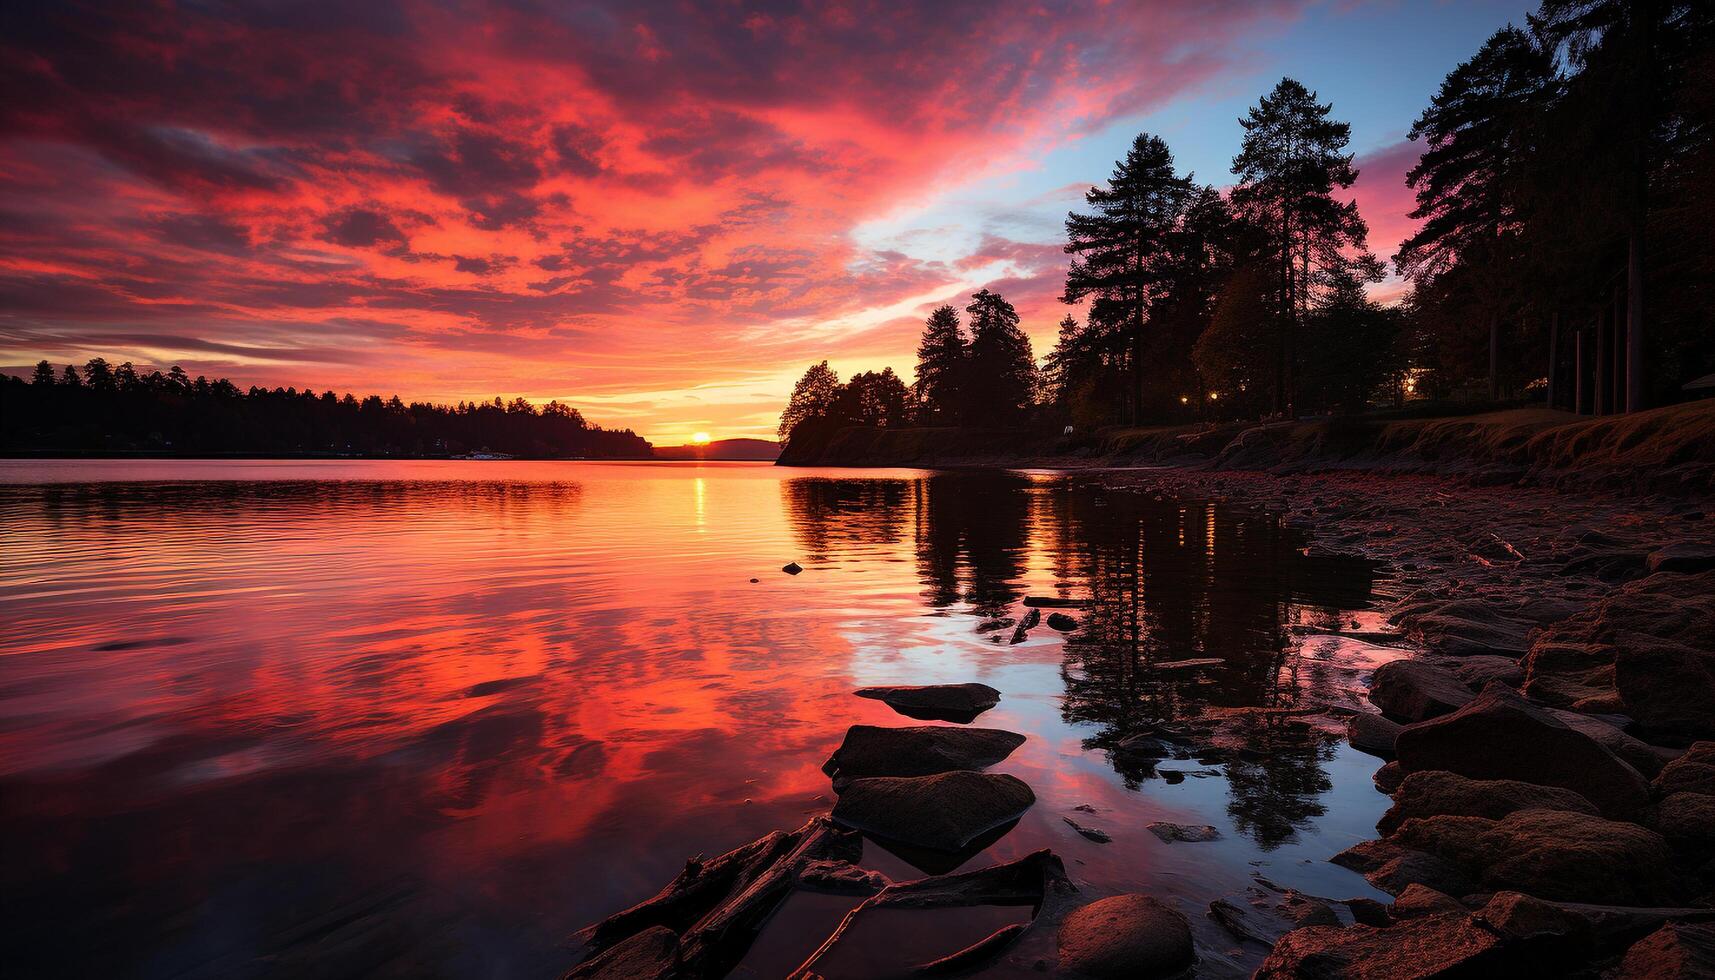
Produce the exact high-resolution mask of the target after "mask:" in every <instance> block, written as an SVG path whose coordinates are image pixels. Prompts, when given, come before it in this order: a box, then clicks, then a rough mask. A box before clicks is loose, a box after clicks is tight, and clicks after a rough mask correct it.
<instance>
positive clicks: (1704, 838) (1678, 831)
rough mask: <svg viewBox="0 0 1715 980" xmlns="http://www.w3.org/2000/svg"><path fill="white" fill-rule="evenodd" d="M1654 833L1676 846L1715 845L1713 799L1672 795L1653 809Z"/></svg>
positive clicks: (1663, 799) (1701, 794)
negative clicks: (1676, 844)
mask: <svg viewBox="0 0 1715 980" xmlns="http://www.w3.org/2000/svg"><path fill="white" fill-rule="evenodd" d="M1655 829H1656V830H1658V831H1660V832H1661V835H1662V836H1663V837H1666V838H1667V839H1668V840H1670V841H1674V842H1675V843H1679V844H1689V845H1694V846H1701V847H1708V846H1709V845H1710V844H1711V843H1715V796H1708V795H1705V794H1703V793H1673V794H1671V795H1669V796H1665V797H1663V798H1662V801H1661V802H1660V803H1657V804H1656V808H1655Z"/></svg>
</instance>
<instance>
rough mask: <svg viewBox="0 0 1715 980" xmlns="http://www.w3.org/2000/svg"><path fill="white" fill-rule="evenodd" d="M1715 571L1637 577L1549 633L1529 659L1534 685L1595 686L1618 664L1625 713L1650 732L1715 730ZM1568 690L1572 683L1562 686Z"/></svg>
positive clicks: (1614, 680)
mask: <svg viewBox="0 0 1715 980" xmlns="http://www.w3.org/2000/svg"><path fill="white" fill-rule="evenodd" d="M1711 636H1715V571H1702V572H1698V573H1695V574H1677V573H1672V572H1659V573H1657V574H1654V575H1651V576H1649V577H1648V578H1644V579H1639V580H1638V581H1635V582H1629V583H1627V584H1626V585H1624V586H1622V587H1621V588H1618V589H1615V590H1614V591H1613V592H1612V593H1610V594H1608V595H1607V596H1605V597H1603V598H1602V599H1601V600H1600V601H1598V602H1596V603H1593V604H1592V605H1591V606H1589V607H1588V608H1586V609H1584V610H1583V611H1582V612H1579V613H1578V614H1577V615H1575V616H1571V617H1569V618H1567V619H1566V620H1565V621H1564V622H1561V623H1557V624H1555V625H1554V626H1552V627H1550V628H1549V629H1547V630H1545V631H1544V632H1543V633H1542V634H1541V635H1540V636H1538V637H1537V638H1536V641H1535V642H1534V643H1533V645H1532V649H1531V654H1530V656H1529V657H1528V658H1527V660H1526V665H1527V668H1528V673H1529V680H1528V681H1527V682H1526V683H1527V689H1530V690H1537V689H1542V690H1553V689H1557V688H1556V685H1555V684H1554V683H1544V680H1545V679H1546V678H1548V677H1558V678H1561V679H1562V681H1563V682H1564V681H1570V682H1571V683H1573V684H1579V685H1587V684H1590V683H1591V682H1592V681H1596V680H1599V679H1600V678H1601V675H1600V673H1599V672H1598V668H1603V667H1612V668H1613V676H1612V684H1613V686H1614V687H1615V688H1616V689H1617V691H1618V694H1619V697H1620V698H1621V699H1623V701H1624V706H1625V712H1626V714H1628V715H1630V716H1631V717H1632V718H1635V719H1636V720H1637V721H1638V723H1639V724H1640V725H1642V726H1643V727H1644V728H1646V729H1653V730H1659V731H1663V732H1670V733H1675V734H1679V735H1692V736H1696V735H1705V734H1715V652H1711V650H1710V642H1709V637H1711ZM1560 686H1561V687H1564V683H1562V684H1561V685H1560Z"/></svg>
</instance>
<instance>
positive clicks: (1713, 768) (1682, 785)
mask: <svg viewBox="0 0 1715 980" xmlns="http://www.w3.org/2000/svg"><path fill="white" fill-rule="evenodd" d="M1654 785H1655V788H1656V791H1657V792H1658V793H1661V794H1662V795H1664V796H1666V795H1669V794H1672V793H1702V794H1704V795H1705V796H1715V742H1693V743H1692V744H1691V748H1689V749H1686V750H1685V754H1684V755H1682V756H1680V757H1679V758H1677V759H1675V760H1673V761H1672V762H1669V763H1668V764H1667V765H1665V766H1663V767H1662V770H1661V772H1660V773H1658V774H1657V775H1656V777H1655V783H1654Z"/></svg>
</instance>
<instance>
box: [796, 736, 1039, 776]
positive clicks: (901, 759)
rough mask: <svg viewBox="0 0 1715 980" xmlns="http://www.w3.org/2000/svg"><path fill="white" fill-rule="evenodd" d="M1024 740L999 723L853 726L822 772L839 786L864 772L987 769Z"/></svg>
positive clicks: (895, 773) (924, 773)
mask: <svg viewBox="0 0 1715 980" xmlns="http://www.w3.org/2000/svg"><path fill="white" fill-rule="evenodd" d="M1023 744H1024V736H1023V735H1019V734H1017V733H1016V732H1007V731H1002V730H1000V729H998V728H946V727H939V726H937V727H916V728H878V727H876V726H874V725H853V726H852V727H850V728H848V729H846V737H845V740H844V741H842V742H841V743H840V747H839V748H837V749H835V750H834V754H833V755H831V756H829V757H828V761H827V762H825V763H823V764H822V771H823V772H825V773H827V774H828V775H829V776H831V777H833V779H834V782H835V787H836V788H838V787H839V786H840V785H841V784H843V783H844V782H845V781H846V780H850V779H858V778H862V777H865V776H932V775H935V774H936V773H942V772H953V771H955V770H959V769H986V768H988V767H989V766H992V765H994V764H995V763H997V762H1000V761H1001V760H1003V759H1005V758H1006V757H1007V756H1009V755H1011V754H1012V751H1013V750H1014V749H1016V748H1018V747H1019V746H1020V745H1023Z"/></svg>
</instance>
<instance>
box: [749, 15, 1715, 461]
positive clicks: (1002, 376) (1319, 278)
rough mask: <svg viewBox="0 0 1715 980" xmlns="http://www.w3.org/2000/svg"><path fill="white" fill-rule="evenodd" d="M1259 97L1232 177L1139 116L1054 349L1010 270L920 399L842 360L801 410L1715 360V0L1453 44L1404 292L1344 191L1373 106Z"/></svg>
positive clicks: (1070, 234) (820, 379)
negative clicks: (869, 402)
mask: <svg viewBox="0 0 1715 980" xmlns="http://www.w3.org/2000/svg"><path fill="white" fill-rule="evenodd" d="M1239 123H1240V125H1241V126H1242V127H1243V130H1244V132H1243V138H1242V142H1241V146H1240V151H1239V154H1238V156H1236V157H1235V158H1234V160H1233V172H1234V174H1235V175H1236V176H1237V181H1236V182H1235V183H1234V185H1233V186H1232V187H1231V188H1230V189H1229V190H1228V191H1227V192H1226V193H1225V194H1222V193H1221V192H1220V191H1218V190H1216V189H1215V188H1214V187H1212V186H1208V185H1202V184H1199V183H1198V182H1197V181H1196V179H1195V176H1194V175H1192V174H1189V173H1187V174H1181V173H1179V172H1178V171H1177V170H1176V169H1175V168H1174V165H1173V156H1172V153H1171V152H1170V150H1169V149H1168V146H1167V144H1166V143H1165V142H1163V141H1162V140H1161V139H1160V138H1159V137H1156V136H1152V135H1149V134H1142V135H1140V136H1138V137H1137V139H1136V140H1135V141H1134V142H1133V144H1132V146H1131V148H1130V150H1129V152H1128V153H1127V154H1126V157H1125V159H1123V160H1121V161H1119V162H1118V163H1117V164H1116V166H1115V169H1114V171H1113V174H1112V175H1111V176H1110V177H1109V179H1108V182H1107V185H1106V186H1105V187H1095V188H1092V189H1091V190H1090V191H1089V193H1088V194H1086V195H1085V202H1086V205H1087V209H1086V210H1085V211H1082V212H1073V213H1072V214H1069V215H1068V216H1067V219H1066V234H1067V243H1066V251H1067V252H1068V253H1069V254H1070V255H1071V256H1072V260H1071V264H1070V268H1069V269H1068V272H1067V276H1066V285H1065V291H1064V293H1063V295H1062V299H1063V300H1064V302H1066V303H1068V304H1079V305H1086V308H1087V311H1088V312H1087V316H1086V322H1084V323H1079V322H1078V320H1077V319H1076V318H1075V317H1073V316H1067V317H1066V318H1065V319H1064V320H1062V321H1061V323H1060V330H1059V335H1058V338H1057V342H1056V344H1055V346H1054V349H1053V351H1052V352H1050V353H1049V354H1048V355H1047V356H1046V358H1044V360H1043V363H1042V366H1041V368H1040V370H1038V369H1037V368H1036V365H1035V363H1034V361H1033V360H1032V359H1031V357H1030V345H1029V340H1028V338H1026V337H1025V336H1024V334H1023V333H1022V332H1021V331H1019V330H1018V318H1017V315H1016V313H1014V312H1013V311H1012V308H1011V306H1010V305H1007V304H1006V302H1005V300H1003V299H1001V298H1000V297H999V296H996V295H995V294H992V293H989V292H987V291H986V290H985V291H984V292H983V293H979V294H977V296H976V297H975V298H974V299H975V300H976V302H973V304H972V305H971V306H970V307H968V308H967V311H966V312H967V313H968V314H969V323H968V324H961V323H960V322H959V316H958V313H957V311H955V310H954V309H953V308H951V307H941V308H939V309H937V310H935V311H934V312H933V313H931V314H930V316H929V318H928V321H927V323H926V324H925V328H924V332H923V338H922V342H921V344H920V345H919V347H918V352H917V353H918V363H917V373H916V384H915V386H913V388H912V389H910V391H909V393H908V394H909V397H908V398H907V399H906V401H905V405H904V407H903V409H901V410H898V411H890V412H888V413H885V414H876V413H871V414H868V415H861V414H852V413H850V412H849V411H847V410H846V407H844V406H849V404H850V402H851V399H850V398H848V399H846V400H845V401H844V402H841V400H840V397H839V396H840V393H841V392H842V391H843V388H842V386H840V385H839V383H838V379H837V378H834V377H833V375H832V372H831V371H828V370H827V368H826V364H825V363H824V364H822V365H819V366H818V367H817V368H813V369H811V372H810V373H807V374H806V375H805V378H804V380H803V381H801V382H800V384H799V388H798V390H796V391H794V393H793V400H792V405H791V407H790V408H789V409H788V411H787V414H786V415H784V416H783V417H782V419H781V428H780V434H781V437H782V438H783V439H787V440H788V441H789V440H790V439H791V438H793V436H794V434H795V433H796V434H798V435H809V434H812V433H820V432H822V431H825V430H831V429H834V428H838V427H839V426H841V425H854V424H860V425H876V426H900V425H985V426H995V425H1016V424H1020V423H1022V422H1027V421H1031V420H1036V421H1039V422H1042V423H1049V422H1053V423H1060V422H1071V423H1074V424H1076V425H1079V426H1081V427H1095V426H1100V425H1108V424H1114V423H1130V424H1134V425H1135V424H1140V423H1145V422H1171V421H1188V420H1192V419H1214V418H1255V417H1262V416H1269V415H1274V416H1293V415H1300V414H1305V413H1350V412H1357V411H1362V410H1364V409H1366V408H1369V407H1372V406H1376V405H1382V404H1389V403H1392V404H1398V403H1399V402H1401V401H1403V400H1404V399H1405V398H1406V397H1408V396H1429V397H1437V398H1449V397H1466V398H1487V399H1488V400H1490V401H1495V400H1500V399H1503V398H1516V397H1521V396H1533V397H1543V398H1545V399H1546V400H1547V401H1548V403H1549V404H1550V405H1552V406H1555V407H1562V408H1571V409H1574V410H1577V411H1581V412H1583V411H1592V412H1598V413H1601V412H1609V411H1618V410H1625V411H1635V410H1638V409H1640V408H1643V407H1646V406H1648V405H1650V404H1661V403H1664V402H1669V401H1673V400H1677V399H1678V398H1679V397H1680V396H1681V386H1682V385H1683V384H1684V383H1685V382H1687V381H1689V380H1691V379H1693V378H1696V377H1698V376H1699V375H1701V374H1703V373H1705V372H1708V371H1709V370H1711V368H1712V367H1715V330H1712V329H1711V328H1712V326H1715V324H1712V323H1711V320H1712V316H1715V314H1712V313H1711V310H1712V309H1715V193H1712V192H1715V4H1709V3H1699V2H1692V0H1543V2H1542V3H1541V5H1540V7H1539V9H1538V11H1537V12H1536V13H1535V14H1533V15H1531V16H1530V17H1529V21H1528V26H1527V28H1525V29H1521V28H1517V27H1513V26H1508V27H1505V28H1503V29H1501V30H1500V31H1497V32H1496V33H1495V34H1494V35H1493V36H1492V37H1491V38H1489V40H1488V41H1487V42H1486V43H1485V44H1484V45H1483V47H1482V49H1481V50H1480V51H1478V52H1477V54H1476V55H1475V56H1474V57H1473V58H1472V59H1471V60H1470V61H1467V62H1465V63H1464V64H1461V65H1459V66H1458V67H1457V68H1455V69H1454V70H1453V71H1452V72H1451V73H1450V74H1449V75H1448V76H1447V78H1446V80H1445V81H1444V82H1443V83H1442V85H1441V88H1440V90H1439V92H1437V93H1436V95H1435V96H1434V98H1433V99H1432V100H1431V101H1430V104H1429V107H1428V108H1427V109H1426V110H1425V111H1424V113H1423V115H1422V116H1421V117H1420V118H1419V119H1418V120H1417V121H1416V123H1415V125H1413V127H1412V129H1411V133H1410V135H1411V138H1412V139H1413V140H1420V141H1422V142H1423V144H1424V152H1423V154H1422V157H1421V159H1420V160H1419V161H1418V163H1417V165H1416V166H1415V167H1414V168H1413V169H1412V170H1411V172H1410V173H1409V175H1408V177H1407V183H1408V185H1409V186H1410V187H1411V188H1412V189H1413V191H1414V192H1415V194H1416V200H1417V207H1416V210H1415V211H1414V212H1413V214H1412V217H1413V218H1415V219H1418V220H1419V221H1420V222H1421V225H1420V227H1419V229H1418V231H1417V232H1416V233H1415V234H1413V235H1412V236H1411V237H1410V238H1408V239H1407V240H1406V241H1404V242H1402V243H1400V245H1399V249H1398V252H1397V254H1396V255H1395V256H1394V257H1393V263H1394V266H1395V267H1396V269H1397V270H1398V272H1399V274H1400V275H1401V276H1402V277H1404V278H1405V279H1406V280H1407V281H1408V283H1409V285H1410V290H1409V293H1408V294H1407V295H1406V297H1405V298H1404V300H1403V301H1402V302H1401V303H1399V304H1397V305H1395V306H1391V307H1383V306H1381V305H1379V304H1377V303H1375V302H1372V301H1371V300H1370V299H1369V298H1368V295H1367V292H1366V289H1365V287H1366V285H1367V284H1369V283H1374V282H1377V281H1379V280H1380V279H1381V278H1382V277H1383V275H1384V272H1385V270H1386V265H1385V264H1384V263H1383V261H1382V260H1381V259H1380V258H1378V257H1377V256H1376V255H1374V254H1373V253H1372V252H1371V251H1370V248H1369V243H1368V228H1367V227H1366V225H1365V222H1364V220H1363V218H1362V216H1361V215H1360V214H1359V213H1358V209H1357V205H1356V203H1355V202H1353V201H1351V200H1347V199H1345V192H1347V191H1349V190H1350V188H1351V187H1352V186H1353V184H1354V183H1355V182H1356V180H1357V177H1358V172H1357V169H1356V168H1355V167H1354V166H1353V156H1352V154H1350V153H1348V152H1346V147H1347V145H1348V143H1349V142H1350V137H1351V128H1350V126H1349V125H1348V124H1347V123H1344V122H1340V121H1338V120H1336V119H1334V118H1333V117H1332V106H1330V105H1328V104H1326V103H1321V102H1319V101H1318V100H1317V97H1316V93H1315V92H1313V91H1311V90H1309V89H1308V88H1306V87H1305V86H1304V85H1303V84H1301V83H1299V82H1297V81H1295V80H1293V79H1290V78H1286V79H1282V80H1281V81H1280V83H1279V84H1278V85H1276V86H1275V87H1274V89H1273V90H1272V91H1271V92H1269V93H1268V94H1267V95H1265V96H1263V97H1262V99H1261V100H1260V101H1259V102H1258V103H1257V104H1256V105H1255V106H1253V107H1252V108H1251V109H1250V110H1249V112H1248V113H1247V114H1246V116H1245V117H1244V118H1243V119H1241V120H1239ZM1651 242H1655V243H1657V244H1656V246H1655V247H1651V244H1650V243H1651ZM967 327H968V332H967ZM887 374H888V375H889V376H891V372H887ZM895 381H897V379H895ZM857 382H858V379H853V381H852V382H851V384H857ZM865 383H866V384H868V383H870V382H867V381H866V382H865ZM801 424H803V425H807V426H808V428H805V429H804V430H802V431H801V432H800V431H798V426H800V425H801Z"/></svg>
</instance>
